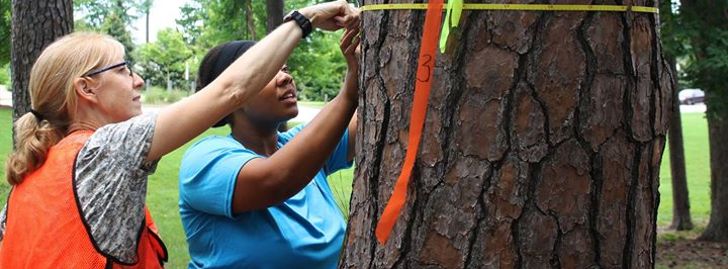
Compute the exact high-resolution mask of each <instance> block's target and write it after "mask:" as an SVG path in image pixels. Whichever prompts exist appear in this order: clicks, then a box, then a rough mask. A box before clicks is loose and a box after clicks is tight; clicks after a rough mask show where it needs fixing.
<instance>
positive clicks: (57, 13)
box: [11, 0, 73, 122]
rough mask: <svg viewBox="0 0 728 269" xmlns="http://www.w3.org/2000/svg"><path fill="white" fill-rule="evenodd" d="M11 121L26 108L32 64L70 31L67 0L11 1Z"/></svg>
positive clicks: (69, 3)
mask: <svg viewBox="0 0 728 269" xmlns="http://www.w3.org/2000/svg"><path fill="white" fill-rule="evenodd" d="M12 5H13V18H12V38H11V40H12V44H11V45H12V52H11V63H12V67H11V68H12V80H13V122H15V120H16V119H17V118H18V117H20V116H22V115H23V114H25V113H27V112H28V111H30V95H29V93H28V80H29V79H30V70H31V68H32V67H33V63H34V62H35V60H36V59H37V58H38V56H39V55H40V53H41V52H42V51H43V49H44V48H45V47H46V46H47V45H48V44H50V43H52V42H53V41H55V40H56V39H57V38H58V37H60V36H63V35H66V34H68V33H70V32H72V31H73V4H72V1H71V0H13V1H12Z"/></svg>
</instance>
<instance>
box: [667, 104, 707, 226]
mask: <svg viewBox="0 0 728 269" xmlns="http://www.w3.org/2000/svg"><path fill="white" fill-rule="evenodd" d="M682 126H683V140H684V148H685V168H686V170H687V171H686V173H687V178H688V192H689V194H690V214H691V215H692V219H693V224H695V225H697V226H705V225H707V222H708V218H709V217H710V152H709V151H708V150H709V146H708V123H707V121H706V119H705V114H703V113H683V114H682ZM671 222H672V176H671V175H670V149H669V148H668V147H665V153H664V154H663V155H662V166H661V167H660V208H659V211H658V213H657V224H658V225H659V226H667V225H670V223H671Z"/></svg>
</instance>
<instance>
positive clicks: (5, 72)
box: [0, 63, 10, 88]
mask: <svg viewBox="0 0 728 269" xmlns="http://www.w3.org/2000/svg"><path fill="white" fill-rule="evenodd" d="M0 85H7V86H8V88H10V63H7V64H4V65H3V64H1V63H0Z"/></svg>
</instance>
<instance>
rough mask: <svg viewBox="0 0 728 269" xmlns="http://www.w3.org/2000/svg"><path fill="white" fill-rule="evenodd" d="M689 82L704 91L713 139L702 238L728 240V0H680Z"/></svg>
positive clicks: (710, 136)
mask: <svg viewBox="0 0 728 269" xmlns="http://www.w3.org/2000/svg"><path fill="white" fill-rule="evenodd" d="M680 2H681V5H680V9H679V12H680V15H679V17H680V19H681V22H682V24H681V27H684V28H685V32H686V35H687V38H688V44H687V45H686V46H689V47H690V49H689V50H688V51H689V53H688V57H687V64H686V65H685V66H684V69H685V70H686V71H685V73H686V77H687V79H688V80H689V81H690V83H691V84H692V85H693V86H695V87H698V88H701V89H703V90H704V91H705V98H706V105H707V108H708V111H707V113H706V116H707V119H708V138H709V140H710V177H711V178H710V204H711V207H710V221H709V222H708V226H707V227H706V228H705V231H704V232H703V234H702V235H701V236H700V239H703V240H709V241H719V242H728V165H726V164H728V77H727V76H726V74H728V54H726V52H728V42H726V40H728V1H718V0H715V1H703V0H681V1H680Z"/></svg>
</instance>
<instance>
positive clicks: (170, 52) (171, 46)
mask: <svg viewBox="0 0 728 269" xmlns="http://www.w3.org/2000/svg"><path fill="white" fill-rule="evenodd" d="M192 55H193V51H192V50H191V49H190V48H188V47H187V45H186V44H185V41H184V37H183V36H182V34H181V33H180V32H177V31H176V30H174V29H171V28H167V29H162V30H160V31H159V32H158V33H157V41H155V42H154V43H147V44H143V45H141V46H140V47H139V49H137V50H136V51H135V52H134V58H135V59H137V60H138V61H137V66H138V67H139V68H138V71H139V73H140V74H141V75H142V76H143V77H144V78H145V79H146V80H147V81H149V83H150V84H152V85H166V84H168V83H171V81H179V80H183V79H184V74H185V62H187V61H188V60H189V59H190V58H191V57H192ZM178 86H181V85H178Z"/></svg>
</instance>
